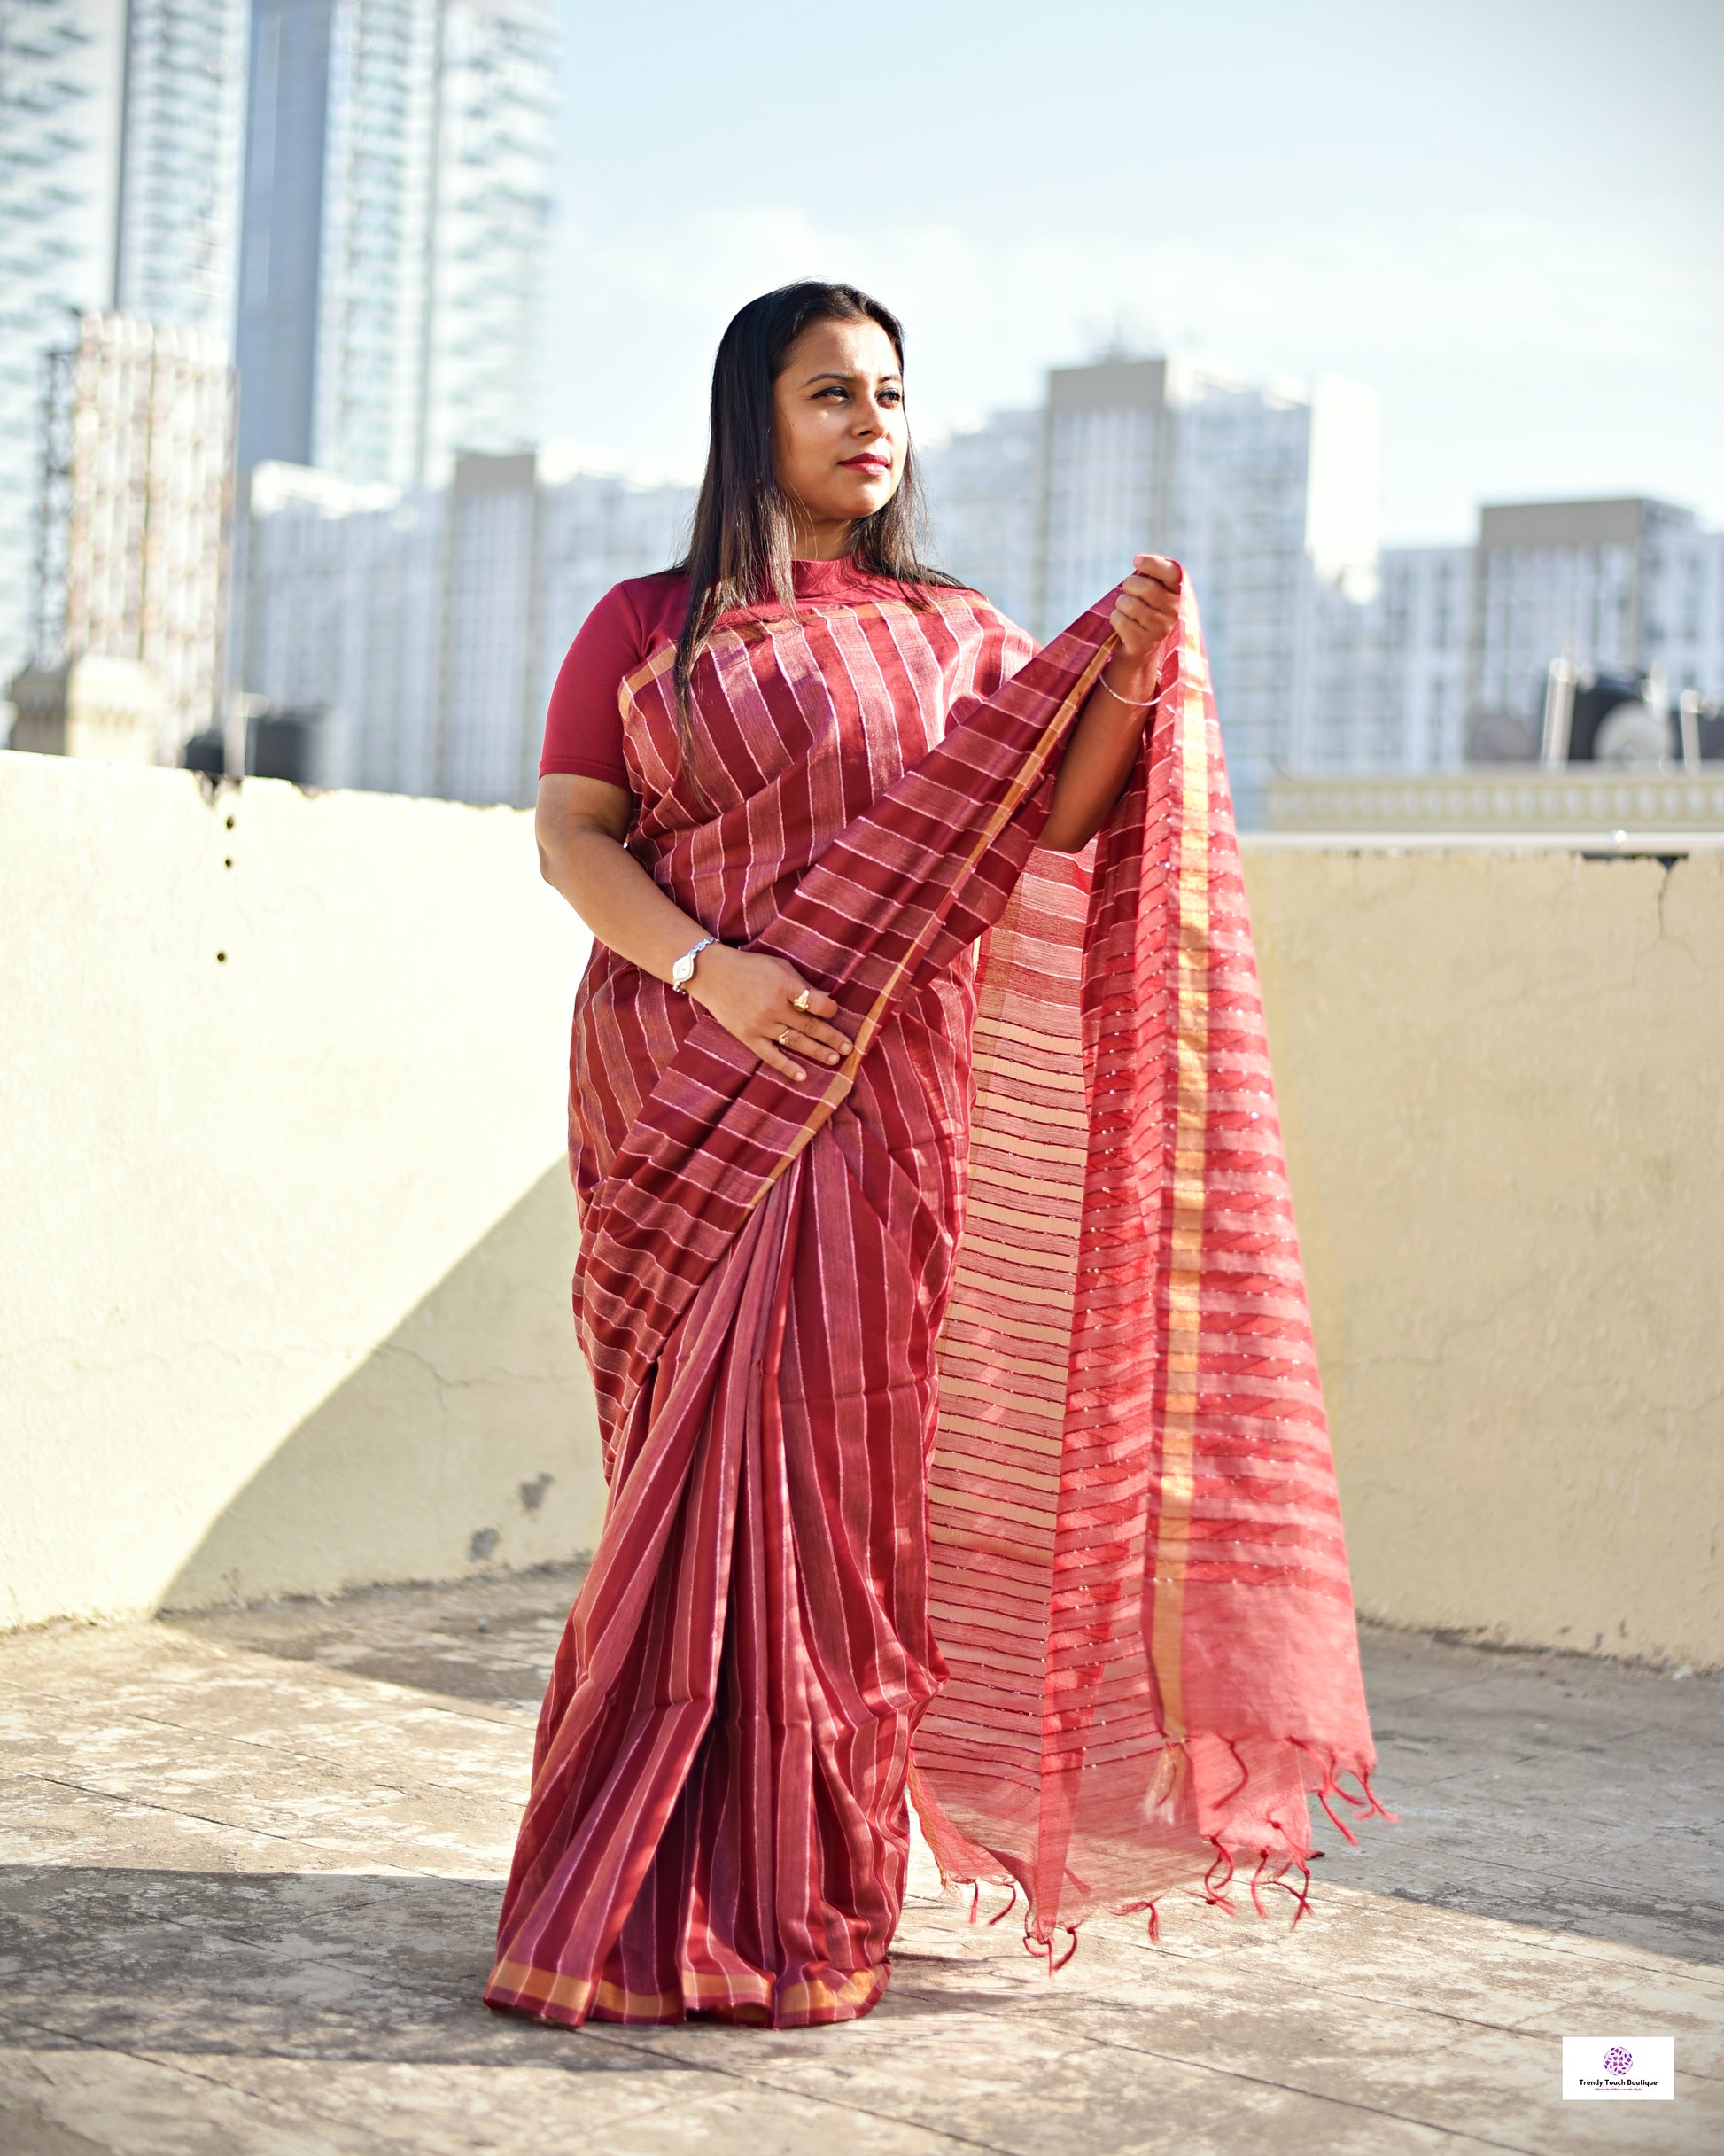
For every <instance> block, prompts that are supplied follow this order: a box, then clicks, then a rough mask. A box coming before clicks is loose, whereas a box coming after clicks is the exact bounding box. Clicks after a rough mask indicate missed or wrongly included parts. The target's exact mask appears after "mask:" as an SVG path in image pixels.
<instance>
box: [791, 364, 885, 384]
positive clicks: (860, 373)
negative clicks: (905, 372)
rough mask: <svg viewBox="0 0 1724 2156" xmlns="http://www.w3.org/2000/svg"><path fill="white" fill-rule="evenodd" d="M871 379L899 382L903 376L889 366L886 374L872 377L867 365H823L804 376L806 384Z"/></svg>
mask: <svg viewBox="0 0 1724 2156" xmlns="http://www.w3.org/2000/svg"><path fill="white" fill-rule="evenodd" d="M870 379H875V380H879V381H881V382H897V381H901V380H902V379H903V377H902V376H901V375H900V374H899V373H898V370H897V368H896V367H889V368H888V369H887V370H886V372H885V373H884V374H882V375H880V376H877V377H870V375H869V373H868V370H867V369H866V367H855V368H850V369H845V368H843V367H822V368H821V369H820V370H819V373H818V374H811V375H807V376H805V377H804V385H807V384H808V383H812V382H866V381H868V380H870Z"/></svg>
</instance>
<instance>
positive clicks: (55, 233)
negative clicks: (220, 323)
mask: <svg viewBox="0 0 1724 2156" xmlns="http://www.w3.org/2000/svg"><path fill="white" fill-rule="evenodd" d="M124 23H125V7H124V0H0V694H4V684H5V683H6V682H7V681H9V680H10V679H11V678H12V673H14V672H15V671H16V669H17V668H18V667H19V666H20V665H23V663H24V661H25V660H26V659H27V658H28V657H29V653H30V642H31V633H32V627H33V624H34V619H35V519H36V511H37V504H38V502H40V499H41V494H42V486H41V479H42V455H43V450H42V441H43V429H42V415H43V395H44V393H45V390H46V377H45V371H44V370H45V367H46V359H45V354H47V352H48V351H49V350H50V347H51V346H55V345H57V344H62V345H63V344H65V343H66V341H67V339H68V338H69V337H71V336H73V335H74V334H75V330H74V323H75V320H76V317H77V315H79V314H81V313H82V312H83V311H84V310H85V309H86V308H89V307H101V306H103V305H105V302H106V300H107V299H108V297H109V287H110V282H111V279H112V277H113V205H114V198H115V188H116V150H117V146H118V139H119V127H118V113H119V100H120V72H121V58H122V51H123V42H124Z"/></svg>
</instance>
